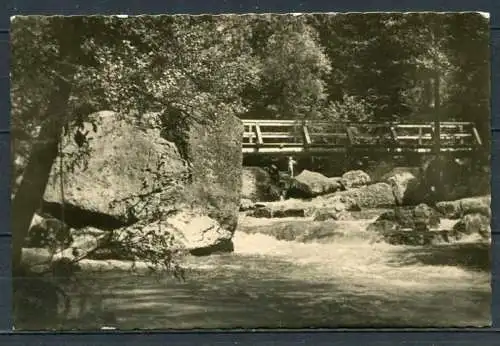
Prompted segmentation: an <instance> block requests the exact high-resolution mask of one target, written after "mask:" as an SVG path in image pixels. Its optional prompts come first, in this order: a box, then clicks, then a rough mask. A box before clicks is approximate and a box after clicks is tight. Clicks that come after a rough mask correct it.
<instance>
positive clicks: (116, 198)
mask: <svg viewBox="0 0 500 346" xmlns="http://www.w3.org/2000/svg"><path fill="white" fill-rule="evenodd" d="M90 119H91V121H92V122H93V123H94V124H96V126H95V127H94V126H93V124H92V123H90V122H89V123H85V128H84V130H83V131H89V134H88V135H87V136H88V147H87V148H85V147H83V148H80V147H79V146H78V145H77V143H76V142H75V141H73V139H72V138H71V137H70V136H68V137H66V138H65V143H64V144H65V146H64V149H63V152H64V155H65V157H66V158H67V159H66V161H67V162H66V164H67V168H66V169H65V170H64V173H63V181H64V184H63V187H64V203H65V206H66V208H69V209H71V210H75V211H76V212H75V214H77V212H78V211H81V212H82V213H85V214H86V215H84V216H82V217H83V218H86V219H87V221H90V222H91V217H90V215H94V216H97V215H105V216H108V217H110V218H113V219H115V220H117V221H119V223H122V224H126V223H129V222H132V221H134V220H138V219H141V218H143V217H144V216H145V215H144V212H146V211H147V208H144V205H143V204H144V203H143V202H144V201H145V200H146V199H148V200H150V202H151V203H153V200H154V203H156V204H163V205H165V206H169V207H172V208H174V205H175V203H177V202H181V201H180V200H179V199H178V196H179V195H181V194H182V190H183V189H184V187H185V186H186V184H187V178H186V176H187V174H188V167H187V165H186V163H185V161H183V160H182V158H181V156H180V155H179V152H178V150H177V148H176V146H175V145H174V144H173V143H171V142H168V141H167V140H165V139H163V138H161V136H160V133H159V132H158V131H156V130H152V129H148V130H141V129H139V128H138V127H137V126H135V124H134V123H132V121H131V119H129V118H127V117H122V116H120V115H119V114H117V113H114V112H99V113H96V114H93V115H91V116H90ZM94 130H95V131H94ZM86 153H88V156H86V155H85V154H86ZM78 156H80V157H81V158H80V159H79V161H83V163H81V164H80V167H78V166H73V167H70V166H71V165H72V162H71V158H72V157H75V159H76V158H78ZM59 178H60V172H59V165H54V167H53V169H52V172H51V177H50V183H49V184H48V186H47V189H46V191H45V195H44V201H45V204H46V205H47V206H48V207H49V210H50V211H51V212H53V211H54V210H53V209H56V208H54V207H53V206H54V205H56V206H60V205H61V204H62V199H61V190H60V179H59ZM159 178H161V179H159ZM144 195H147V198H146V197H145V196H144ZM75 217H76V216H73V217H70V216H69V215H68V222H71V219H75ZM91 226H97V227H102V225H91Z"/></svg>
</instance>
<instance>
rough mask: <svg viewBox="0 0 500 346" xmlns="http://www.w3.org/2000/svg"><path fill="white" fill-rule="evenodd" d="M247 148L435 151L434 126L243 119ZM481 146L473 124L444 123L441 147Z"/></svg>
mask: <svg viewBox="0 0 500 346" xmlns="http://www.w3.org/2000/svg"><path fill="white" fill-rule="evenodd" d="M243 125H244V128H245V130H244V135H243V146H244V148H257V149H258V148H266V147H267V148H270V149H269V150H272V148H280V150H282V149H285V150H286V148H295V149H296V150H303V149H305V148H312V149H314V148H318V147H324V148H325V147H328V148H349V147H365V146H384V147H406V148H432V147H433V146H434V144H435V140H434V138H435V134H434V133H435V132H434V124H433V123H414V124H401V123H369V122H364V123H354V122H351V123H342V122H338V123H326V122H314V121H303V122H300V121H295V120H243ZM477 145H481V138H480V137H479V134H478V132H477V130H476V128H475V126H474V124H472V123H468V122H441V123H440V146H441V147H444V148H448V149H450V150H451V149H457V150H459V149H460V148H463V149H466V148H471V147H474V146H477Z"/></svg>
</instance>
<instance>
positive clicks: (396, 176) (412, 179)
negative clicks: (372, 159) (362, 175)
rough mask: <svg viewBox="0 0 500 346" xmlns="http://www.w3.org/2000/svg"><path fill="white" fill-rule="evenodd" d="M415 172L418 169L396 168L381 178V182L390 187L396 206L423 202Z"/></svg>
mask: <svg viewBox="0 0 500 346" xmlns="http://www.w3.org/2000/svg"><path fill="white" fill-rule="evenodd" d="M416 171H418V168H417V169H411V168H402V167H397V168H394V169H393V170H392V171H391V172H389V173H387V174H386V175H385V176H383V177H382V182H385V183H388V184H389V185H391V187H392V191H393V194H394V198H395V200H396V204H397V205H416V204H418V203H421V202H422V201H424V200H425V197H426V196H425V193H422V192H423V191H421V190H422V187H421V182H420V179H419V177H418V174H417V172H416Z"/></svg>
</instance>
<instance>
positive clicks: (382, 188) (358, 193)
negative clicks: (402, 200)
mask: <svg viewBox="0 0 500 346" xmlns="http://www.w3.org/2000/svg"><path fill="white" fill-rule="evenodd" d="M337 196H338V197H337ZM323 197H324V198H326V199H331V198H332V197H334V198H347V199H349V200H352V201H354V202H355V204H356V205H357V206H358V207H360V208H385V207H391V206H394V205H395V204H396V201H395V198H394V194H393V192H392V188H391V186H390V185H389V184H387V183H375V184H371V185H367V186H362V187H358V188H352V189H349V190H346V191H340V192H337V193H335V194H333V195H325V196H323Z"/></svg>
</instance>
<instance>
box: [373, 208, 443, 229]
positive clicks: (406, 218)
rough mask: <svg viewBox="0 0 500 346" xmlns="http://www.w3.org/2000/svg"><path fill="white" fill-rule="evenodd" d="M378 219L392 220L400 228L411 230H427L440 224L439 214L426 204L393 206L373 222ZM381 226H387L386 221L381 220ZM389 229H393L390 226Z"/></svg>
mask: <svg viewBox="0 0 500 346" xmlns="http://www.w3.org/2000/svg"><path fill="white" fill-rule="evenodd" d="M378 221H389V222H393V223H396V224H397V225H398V226H400V227H401V228H405V229H412V230H429V229H431V228H437V227H438V226H439V224H440V218H439V214H438V213H437V212H436V211H435V210H433V209H432V208H430V207H429V206H427V205H426V204H419V205H418V206H416V207H406V208H395V209H393V210H391V211H388V212H386V213H383V214H382V215H380V216H379V217H378V218H377V220H376V221H375V224H376V223H377V222H378ZM381 226H387V223H385V222H383V223H381ZM390 229H393V227H390ZM382 230H383V228H382Z"/></svg>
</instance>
